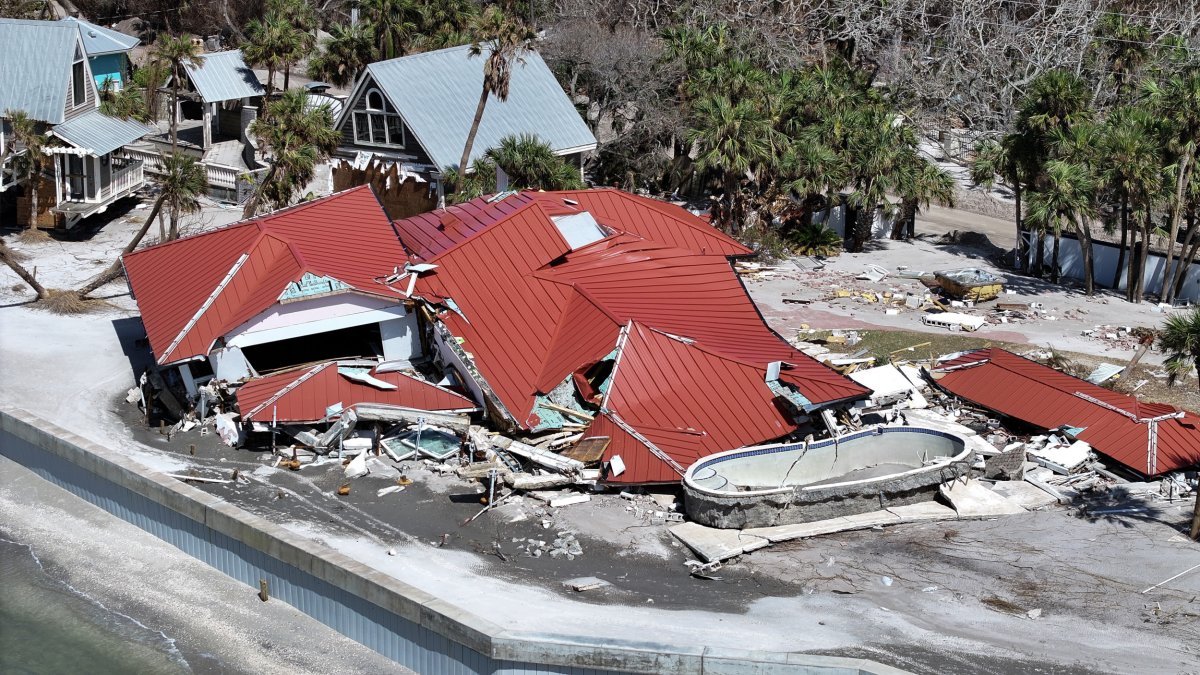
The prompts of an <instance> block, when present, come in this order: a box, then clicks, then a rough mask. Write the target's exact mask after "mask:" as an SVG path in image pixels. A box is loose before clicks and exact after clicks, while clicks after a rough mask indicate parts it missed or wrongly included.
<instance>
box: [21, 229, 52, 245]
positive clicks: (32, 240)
mask: <svg viewBox="0 0 1200 675" xmlns="http://www.w3.org/2000/svg"><path fill="white" fill-rule="evenodd" d="M17 239H18V240H20V242H21V243H22V244H42V243H45V242H48V241H53V240H54V237H51V236H50V235H49V234H47V233H46V231H45V230H42V229H39V228H36V227H34V228H29V227H27V228H25V229H24V230H21V234H18V235H17Z"/></svg>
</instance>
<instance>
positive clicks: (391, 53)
mask: <svg viewBox="0 0 1200 675" xmlns="http://www.w3.org/2000/svg"><path fill="white" fill-rule="evenodd" d="M362 8H363V10H364V14H366V20H367V23H368V24H370V26H371V32H372V34H373V35H374V36H375V48H376V49H377V50H378V52H379V57H380V58H382V59H385V60H386V59H394V58H396V57H397V56H404V55H405V54H407V53H408V47H409V44H410V43H411V42H412V39H413V36H414V35H416V34H417V30H418V28H419V27H420V25H421V21H422V18H423V17H422V15H421V8H422V6H421V5H420V4H418V3H417V2H416V0H363V3H362Z"/></svg>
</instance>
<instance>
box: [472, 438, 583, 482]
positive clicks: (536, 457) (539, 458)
mask: <svg viewBox="0 0 1200 675" xmlns="http://www.w3.org/2000/svg"><path fill="white" fill-rule="evenodd" d="M492 443H493V444H494V445H495V446H496V447H498V448H500V449H501V450H507V451H508V452H510V453H512V454H514V455H517V456H518V457H524V458H525V459H528V460H529V461H531V462H533V463H534V464H538V465H540V466H544V467H546V468H547V469H553V470H554V471H558V472H560V473H572V474H573V473H577V472H579V470H581V469H583V462H580V461H576V460H574V459H571V458H569V457H563V456H561V455H556V454H554V453H553V452H550V451H549V450H543V449H541V448H535V447H533V446H532V445H527V444H525V443H522V442H520V441H514V440H513V439H511V438H507V437H505V436H496V437H495V438H493V439H492Z"/></svg>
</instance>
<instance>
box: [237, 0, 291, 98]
mask: <svg viewBox="0 0 1200 675" xmlns="http://www.w3.org/2000/svg"><path fill="white" fill-rule="evenodd" d="M246 35H247V38H248V41H247V42H246V44H245V46H243V47H242V56H244V57H245V59H246V63H248V64H250V65H251V66H258V67H263V68H266V69H267V100H270V99H271V97H272V95H273V94H274V93H275V73H276V72H277V71H279V70H286V69H287V68H289V64H290V63H291V62H292V61H294V60H295V59H296V58H297V56H296V55H297V54H299V53H300V52H301V51H302V49H303V46H304V40H305V37H304V36H305V35H306V33H304V32H302V31H299V30H297V29H296V28H295V27H294V26H292V24H290V23H288V21H287V20H286V19H284V18H283V17H281V16H279V15H277V14H268V15H266V16H265V17H263V18H262V19H261V20H260V19H253V20H251V21H250V23H249V24H247V25H246ZM284 88H285V89H286V84H285V86H284Z"/></svg>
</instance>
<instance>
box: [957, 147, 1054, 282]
mask: <svg viewBox="0 0 1200 675" xmlns="http://www.w3.org/2000/svg"><path fill="white" fill-rule="evenodd" d="M1031 149H1032V148H1031V143H1030V139H1029V137H1028V136H1027V135H1026V134H1020V133H1013V134H1008V135H1006V136H1004V138H1002V139H1001V140H999V141H997V140H994V139H989V140H985V141H983V142H982V143H980V144H979V145H978V146H976V148H975V157H974V159H973V160H972V161H971V182H973V183H975V184H976V185H981V186H983V187H986V188H991V187H992V186H994V185H995V184H996V176H999V177H1000V178H1001V180H1003V181H1004V182H1006V183H1007V184H1008V185H1009V186H1011V187H1012V191H1013V201H1014V202H1015V204H1014V207H1015V208H1014V212H1015V214H1016V227H1017V248H1016V260H1015V261H1014V262H1015V263H1016V264H1015V267H1016V269H1018V270H1020V271H1022V272H1024V271H1026V263H1027V262H1028V252H1027V251H1026V248H1025V246H1026V241H1025V225H1024V211H1023V207H1024V204H1023V203H1022V198H1023V197H1024V193H1025V185H1026V184H1027V183H1028V182H1029V181H1030V174H1031V169H1030V165H1031V163H1032V152H1031ZM1040 241H1041V240H1040V239H1039V242H1040ZM1040 250H1041V246H1040V245H1039V252H1040ZM1039 255H1040V253H1039ZM1039 260H1040V258H1039Z"/></svg>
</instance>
